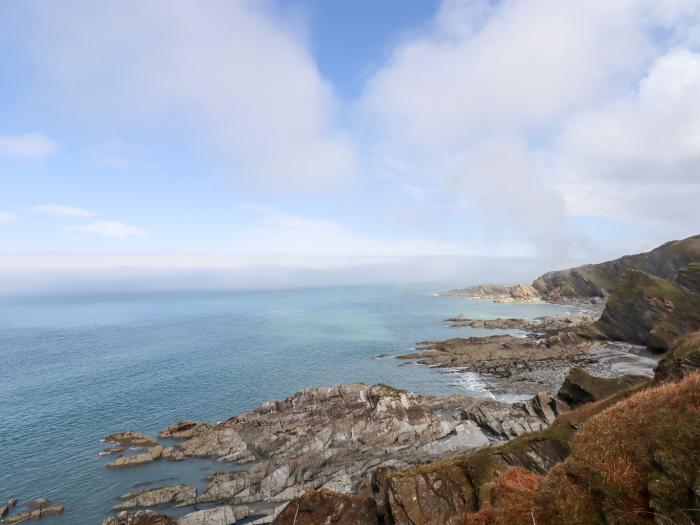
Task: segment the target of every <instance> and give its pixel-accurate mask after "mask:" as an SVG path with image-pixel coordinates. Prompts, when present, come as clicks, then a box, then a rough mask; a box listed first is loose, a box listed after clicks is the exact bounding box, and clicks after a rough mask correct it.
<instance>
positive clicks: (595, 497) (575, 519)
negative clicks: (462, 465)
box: [464, 373, 700, 525]
mask: <svg viewBox="0 0 700 525" xmlns="http://www.w3.org/2000/svg"><path fill="white" fill-rule="evenodd" d="M699 454H700V374H698V373H695V374H692V375H690V376H687V377H686V378H685V379H683V380H682V381H681V382H678V383H668V384H665V385H662V386H659V387H656V388H649V389H645V390H643V391H641V392H638V393H636V394H634V395H633V396H631V397H629V398H628V399H626V400H624V401H621V402H619V403H616V404H614V405H613V406H611V407H610V408H608V409H607V410H605V411H603V412H601V413H600V414H598V415H596V416H595V417H592V418H591V419H590V420H589V421H587V422H586V424H585V425H583V427H582V428H581V430H580V431H579V432H578V433H577V434H576V436H575V437H574V438H573V440H572V444H571V453H570V455H569V457H568V458H567V459H566V460H565V461H563V462H562V463H561V464H559V465H557V466H555V467H554V468H553V469H552V470H551V471H550V472H549V473H548V474H547V475H546V476H545V477H538V476H537V475H533V474H531V473H529V472H523V470H522V469H518V468H511V469H506V470H503V471H502V472H501V473H500V475H499V476H498V477H497V478H496V480H495V482H494V484H493V489H492V491H491V494H492V497H491V498H490V499H489V501H488V502H485V505H484V506H483V508H482V509H481V510H480V511H479V512H478V513H472V514H467V515H466V516H465V518H464V520H465V523H467V524H479V525H485V524H493V525H497V524H505V523H508V524H515V525H517V524H521V523H522V524H531V523H537V524H540V525H541V524H553V525H554V524H561V523H581V524H591V525H594V524H601V525H602V524H605V523H616V524H620V525H625V524H630V525H632V524H640V523H655V522H656V523H674V524H692V523H697V521H698V519H700V510H698V507H699V505H698V504H699V503H700V501H698V499H699V498H700V494H698V487H699V484H700V472H698V464H700V457H698V456H699Z"/></svg>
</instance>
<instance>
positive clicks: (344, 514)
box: [272, 489, 378, 525]
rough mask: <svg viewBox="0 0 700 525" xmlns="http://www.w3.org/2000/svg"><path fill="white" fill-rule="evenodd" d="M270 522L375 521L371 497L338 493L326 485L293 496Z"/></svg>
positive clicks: (330, 524) (332, 524)
mask: <svg viewBox="0 0 700 525" xmlns="http://www.w3.org/2000/svg"><path fill="white" fill-rule="evenodd" d="M272 523H273V525H320V524H324V525H345V524H350V523H352V524H353V525H377V523H378V521H377V505H376V503H375V501H374V499H373V498H369V497H363V496H356V495H349V494H338V493H337V492H333V491H330V490H326V489H321V490H318V491H311V492H306V493H305V494H303V495H302V496H299V497H297V498H294V499H293V500H292V501H290V502H289V504H288V505H287V506H286V507H285V508H284V510H283V511H282V512H281V513H280V514H279V516H277V518H276V519H275V520H274V521H273V522H272Z"/></svg>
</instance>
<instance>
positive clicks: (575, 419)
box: [376, 391, 629, 525]
mask: <svg viewBox="0 0 700 525" xmlns="http://www.w3.org/2000/svg"><path fill="white" fill-rule="evenodd" d="M627 395H629V392H627V391H626V392H622V393H619V394H617V395H615V396H612V397H610V398H607V399H605V400H603V401H598V402H595V403H590V404H588V405H584V406H582V407H580V408H578V409H576V410H572V411H570V412H567V413H563V414H561V415H560V416H559V417H557V419H556V421H554V423H553V424H552V425H551V426H550V427H548V428H546V429H544V430H541V431H538V432H532V433H527V434H524V435H521V436H520V437H517V438H515V439H513V440H511V441H508V442H506V443H504V444H502V445H499V446H495V447H493V446H492V447H487V448H482V449H478V450H475V451H473V452H470V453H468V454H466V455H462V456H457V457H454V458H452V459H448V460H444V461H439V462H435V463H432V464H429V465H423V466H418V467H414V468H411V469H408V470H402V471H396V472H392V473H390V474H388V475H387V476H386V479H385V482H384V486H383V494H384V496H383V500H384V501H385V502H386V514H387V516H390V519H392V520H393V521H394V522H395V523H396V525H443V524H455V525H457V524H463V523H465V521H464V519H465V514H467V513H472V512H477V511H478V510H479V509H480V508H481V507H482V506H485V505H488V503H489V501H490V499H491V497H492V492H493V489H494V484H495V481H496V479H497V478H498V476H499V474H500V473H501V472H504V471H506V470H508V469H509V468H512V467H519V468H523V469H526V470H528V471H530V472H533V473H535V474H538V475H544V474H546V473H547V472H549V471H550V470H551V469H552V468H553V467H554V466H555V465H557V464H558V463H560V462H562V461H563V460H564V459H566V457H567V456H568V455H569V453H570V451H571V447H572V442H573V438H574V436H575V435H576V433H577V432H578V430H579V429H580V428H581V427H582V426H583V425H584V424H585V422H587V421H588V420H589V419H591V418H592V417H594V416H595V415H596V414H599V413H601V412H603V411H604V410H605V409H606V408H608V407H610V406H612V405H613V404H614V403H615V402H617V401H619V400H620V399H623V398H624V397H626V396H627ZM376 494H377V497H380V495H379V491H378V490H377V491H376ZM512 523H520V522H512ZM538 523H539V522H538ZM562 523H565V522H562Z"/></svg>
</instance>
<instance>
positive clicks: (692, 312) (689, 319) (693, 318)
mask: <svg viewBox="0 0 700 525" xmlns="http://www.w3.org/2000/svg"><path fill="white" fill-rule="evenodd" d="M596 325H597V328H598V329H599V330H600V331H601V332H603V333H604V334H605V335H606V336H607V337H609V338H611V339H617V340H621V341H628V342H632V343H638V344H644V345H648V346H649V347H651V348H656V349H660V350H668V349H669V348H671V346H672V344H673V342H674V340H675V339H676V338H677V337H678V336H680V335H682V334H684V333H687V332H692V331H695V330H700V295H699V294H695V293H693V292H691V291H689V290H688V289H687V288H684V287H682V286H680V285H679V284H676V283H674V282H672V281H669V280H666V279H662V278H660V277H656V276H653V275H650V274H648V273H645V272H642V271H639V270H629V271H627V272H625V274H624V275H623V276H622V278H621V279H620V280H619V282H618V285H617V287H616V288H615V290H613V292H612V293H611V294H610V297H609V298H608V302H607V304H606V305H605V310H604V311H603V315H602V316H601V318H600V320H599V321H598V322H597V323H596Z"/></svg>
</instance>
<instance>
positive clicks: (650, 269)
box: [532, 235, 700, 301]
mask: <svg viewBox="0 0 700 525" xmlns="http://www.w3.org/2000/svg"><path fill="white" fill-rule="evenodd" d="M691 263H700V235H695V236H693V237H688V238H687V239H683V240H680V241H671V242H667V243H666V244H663V245H662V246H659V247H658V248H655V249H653V250H651V251H650V252H646V253H640V254H636V255H626V256H624V257H620V258H619V259H615V260H614V261H607V262H603V263H600V264H586V265H584V266H578V267H576V268H570V269H568V270H560V271H554V272H548V273H545V274H544V275H542V276H540V277H538V278H537V279H535V281H534V282H533V283H532V286H533V287H534V288H535V289H536V290H537V291H538V292H539V293H540V295H542V297H544V298H545V299H548V300H550V301H558V300H561V299H575V298H592V297H603V296H605V295H607V294H608V293H609V292H610V291H612V290H613V289H614V288H615V287H616V286H617V283H618V282H619V280H620V278H621V277H622V275H623V274H624V273H625V272H626V271H627V270H641V271H643V272H646V273H648V274H651V275H655V276H657V277H662V278H664V279H669V280H675V279H676V277H677V275H678V272H679V270H681V269H682V268H684V267H686V266H688V265H689V264H691Z"/></svg>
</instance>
